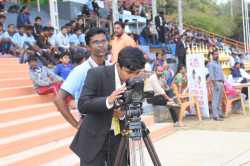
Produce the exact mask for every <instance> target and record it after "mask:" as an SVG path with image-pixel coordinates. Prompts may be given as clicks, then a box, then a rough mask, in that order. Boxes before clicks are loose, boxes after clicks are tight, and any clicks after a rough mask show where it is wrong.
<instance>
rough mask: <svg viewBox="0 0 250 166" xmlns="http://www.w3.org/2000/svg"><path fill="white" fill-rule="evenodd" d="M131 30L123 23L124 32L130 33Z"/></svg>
mask: <svg viewBox="0 0 250 166" xmlns="http://www.w3.org/2000/svg"><path fill="white" fill-rule="evenodd" d="M130 32H131V30H130V29H129V25H125V33H130Z"/></svg>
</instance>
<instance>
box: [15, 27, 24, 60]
mask: <svg viewBox="0 0 250 166" xmlns="http://www.w3.org/2000/svg"><path fill="white" fill-rule="evenodd" d="M17 29H18V33H15V34H14V37H15V38H16V39H17V42H18V44H17V45H18V47H20V48H22V50H23V51H24V40H25V33H24V31H25V26H24V25H23V24H19V25H18V26H17ZM21 62H22V63H23V58H22V61H21Z"/></svg>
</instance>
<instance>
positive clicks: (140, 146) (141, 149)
mask: <svg viewBox="0 0 250 166" xmlns="http://www.w3.org/2000/svg"><path fill="white" fill-rule="evenodd" d="M138 142H139V153H140V161H141V166H145V161H144V152H143V143H142V138H141V139H140V140H138Z"/></svg>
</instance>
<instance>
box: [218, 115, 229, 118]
mask: <svg viewBox="0 0 250 166" xmlns="http://www.w3.org/2000/svg"><path fill="white" fill-rule="evenodd" d="M219 117H220V118H229V116H225V115H220V116H219Z"/></svg>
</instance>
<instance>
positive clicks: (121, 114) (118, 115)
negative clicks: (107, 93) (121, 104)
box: [113, 108, 125, 118]
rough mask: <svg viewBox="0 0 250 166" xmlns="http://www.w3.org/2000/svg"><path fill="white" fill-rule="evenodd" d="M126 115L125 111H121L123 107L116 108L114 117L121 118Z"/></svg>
mask: <svg viewBox="0 0 250 166" xmlns="http://www.w3.org/2000/svg"><path fill="white" fill-rule="evenodd" d="M124 115H125V112H122V111H121V108H118V109H114V113H113V117H116V118H121V117H123V116H124Z"/></svg>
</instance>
